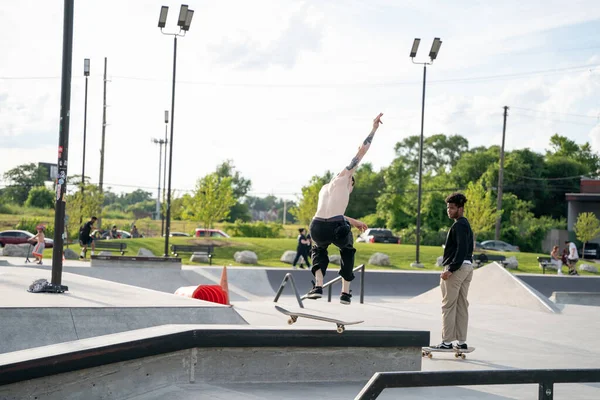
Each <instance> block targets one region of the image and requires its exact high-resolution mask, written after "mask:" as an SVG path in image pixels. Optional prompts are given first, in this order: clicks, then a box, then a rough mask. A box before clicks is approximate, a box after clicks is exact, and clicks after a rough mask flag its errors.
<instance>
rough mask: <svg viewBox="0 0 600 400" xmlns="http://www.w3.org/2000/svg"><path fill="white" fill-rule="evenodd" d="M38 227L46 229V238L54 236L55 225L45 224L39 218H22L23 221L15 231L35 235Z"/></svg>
mask: <svg viewBox="0 0 600 400" xmlns="http://www.w3.org/2000/svg"><path fill="white" fill-rule="evenodd" d="M38 225H44V226H45V227H46V229H45V230H44V235H46V237H48V238H51V237H52V236H54V223H48V222H43V221H42V220H41V219H39V218H31V219H30V218H21V220H20V221H19V222H17V224H16V225H15V227H14V229H18V230H22V231H28V232H31V233H33V234H35V233H36V229H37V226H38Z"/></svg>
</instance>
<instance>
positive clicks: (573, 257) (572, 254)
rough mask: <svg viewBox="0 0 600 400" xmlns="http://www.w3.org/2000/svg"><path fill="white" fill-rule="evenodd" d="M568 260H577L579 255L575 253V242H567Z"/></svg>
mask: <svg viewBox="0 0 600 400" xmlns="http://www.w3.org/2000/svg"><path fill="white" fill-rule="evenodd" d="M567 258H568V259H569V260H577V259H579V255H578V254H577V247H575V243H573V242H569V255H568V256H567Z"/></svg>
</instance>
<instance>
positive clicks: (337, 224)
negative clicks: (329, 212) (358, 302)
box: [309, 215, 356, 281]
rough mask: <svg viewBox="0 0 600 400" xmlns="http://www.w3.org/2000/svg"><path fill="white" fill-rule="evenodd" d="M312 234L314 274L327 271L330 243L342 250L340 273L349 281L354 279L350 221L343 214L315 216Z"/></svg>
mask: <svg viewBox="0 0 600 400" xmlns="http://www.w3.org/2000/svg"><path fill="white" fill-rule="evenodd" d="M309 229H310V235H311V237H312V240H313V242H315V244H314V246H313V247H312V249H311V255H312V260H313V267H312V269H311V271H312V273H313V275H314V274H315V272H316V271H318V270H321V272H322V273H323V276H325V273H326V272H327V266H328V265H329V255H328V254H327V248H328V247H329V245H330V244H333V245H335V246H336V247H337V248H338V249H339V250H340V256H341V258H342V266H341V268H340V271H339V275H340V276H341V277H342V278H344V279H345V280H347V281H352V280H354V272H352V270H353V269H354V253H356V249H355V248H354V247H353V238H352V231H351V227H350V223H348V221H346V219H345V218H344V217H343V216H341V215H340V216H336V217H333V218H328V219H322V218H314V219H313V220H312V222H311V223H310V227H309Z"/></svg>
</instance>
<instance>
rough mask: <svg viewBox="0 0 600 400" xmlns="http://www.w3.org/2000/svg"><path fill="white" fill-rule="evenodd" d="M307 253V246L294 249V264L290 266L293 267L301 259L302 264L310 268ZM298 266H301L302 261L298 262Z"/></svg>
mask: <svg viewBox="0 0 600 400" xmlns="http://www.w3.org/2000/svg"><path fill="white" fill-rule="evenodd" d="M308 252H309V247H308V246H302V247H300V246H299V247H298V248H297V249H296V257H295V258H294V262H293V263H292V265H293V266H294V267H295V266H296V263H297V262H298V260H300V257H302V258H304V262H305V263H306V265H307V266H308V267H309V268H310V259H309V257H308ZM300 264H302V261H300Z"/></svg>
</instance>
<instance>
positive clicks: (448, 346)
mask: <svg viewBox="0 0 600 400" xmlns="http://www.w3.org/2000/svg"><path fill="white" fill-rule="evenodd" d="M430 347H431V348H432V349H437V350H452V343H450V344H446V343H444V342H442V343H440V344H438V345H435V346H430Z"/></svg>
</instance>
